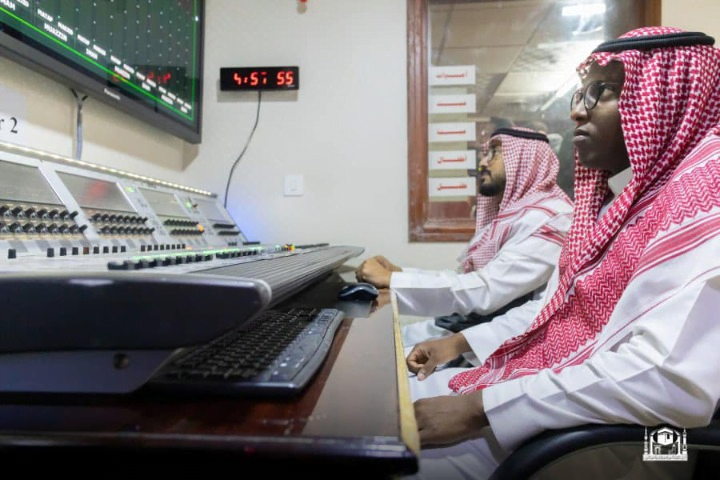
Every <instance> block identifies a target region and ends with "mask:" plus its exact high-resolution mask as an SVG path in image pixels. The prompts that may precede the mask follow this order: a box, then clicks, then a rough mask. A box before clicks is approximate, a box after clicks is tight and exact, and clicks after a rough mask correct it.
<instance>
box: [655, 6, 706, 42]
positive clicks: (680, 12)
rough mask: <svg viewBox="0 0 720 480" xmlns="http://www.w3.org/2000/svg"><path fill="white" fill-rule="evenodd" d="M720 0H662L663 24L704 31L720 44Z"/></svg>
mask: <svg viewBox="0 0 720 480" xmlns="http://www.w3.org/2000/svg"><path fill="white" fill-rule="evenodd" d="M719 20H720V2H719V1H718V0H662V23H663V25H667V26H671V27H678V28H682V29H685V30H689V31H699V32H705V33H707V34H708V35H710V36H713V37H715V40H716V41H715V46H716V47H717V46H720V21H719Z"/></svg>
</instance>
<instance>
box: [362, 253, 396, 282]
mask: <svg viewBox="0 0 720 480" xmlns="http://www.w3.org/2000/svg"><path fill="white" fill-rule="evenodd" d="M391 275H392V271H390V270H389V269H387V268H385V267H384V266H383V265H382V264H381V263H380V262H379V261H378V260H377V259H376V258H369V259H367V260H365V261H364V262H363V263H361V264H360V266H359V267H358V269H357V271H356V272H355V277H356V278H357V280H358V282H366V283H371V284H373V285H375V286H376V287H377V288H389V287H390V276H391Z"/></svg>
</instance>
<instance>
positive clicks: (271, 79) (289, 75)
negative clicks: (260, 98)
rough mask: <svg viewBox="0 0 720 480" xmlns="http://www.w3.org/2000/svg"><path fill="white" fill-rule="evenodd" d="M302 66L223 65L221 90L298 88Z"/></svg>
mask: <svg viewBox="0 0 720 480" xmlns="http://www.w3.org/2000/svg"><path fill="white" fill-rule="evenodd" d="M299 88H300V67H223V68H221V69H220V90H223V91H225V90H235V91H238V90H240V91H253V90H298V89H299Z"/></svg>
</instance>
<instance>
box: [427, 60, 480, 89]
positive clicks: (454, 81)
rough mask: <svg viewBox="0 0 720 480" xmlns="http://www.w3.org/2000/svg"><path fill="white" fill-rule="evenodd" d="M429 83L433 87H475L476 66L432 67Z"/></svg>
mask: <svg viewBox="0 0 720 480" xmlns="http://www.w3.org/2000/svg"><path fill="white" fill-rule="evenodd" d="M428 83H429V84H430V85H431V86H433V87H436V86H448V85H475V65H453V66H443V67H430V72H429V74H428Z"/></svg>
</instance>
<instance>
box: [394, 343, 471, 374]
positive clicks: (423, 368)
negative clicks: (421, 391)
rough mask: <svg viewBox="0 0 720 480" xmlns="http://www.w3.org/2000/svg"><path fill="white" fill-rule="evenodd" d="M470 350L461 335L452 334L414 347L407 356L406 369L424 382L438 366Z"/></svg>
mask: <svg viewBox="0 0 720 480" xmlns="http://www.w3.org/2000/svg"><path fill="white" fill-rule="evenodd" d="M471 350H472V349H471V348H470V344H468V342H467V340H466V339H465V337H464V336H463V334H462V333H454V334H452V335H450V336H447V337H443V338H440V339H437V340H428V341H426V342H421V343H418V344H417V345H415V347H414V348H413V349H412V350H411V351H410V353H409V354H408V356H407V359H406V362H407V367H408V370H410V371H411V372H412V373H416V374H417V377H418V380H425V378H427V376H428V375H430V374H432V373H433V372H434V371H435V368H436V367H437V366H438V365H443V364H445V363H447V362H449V361H451V360H454V359H456V358H457V356H458V355H460V354H462V353H465V352H469V351H471Z"/></svg>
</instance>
